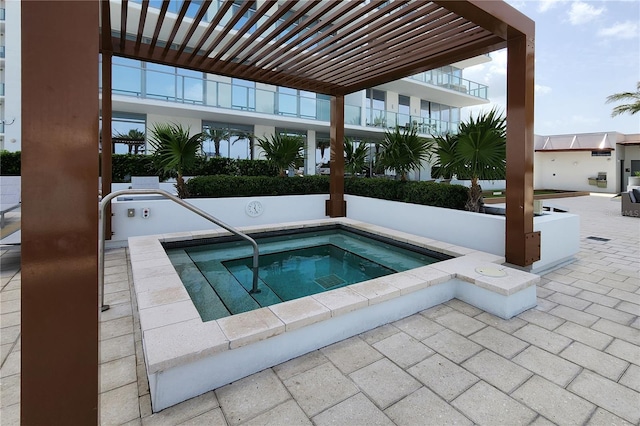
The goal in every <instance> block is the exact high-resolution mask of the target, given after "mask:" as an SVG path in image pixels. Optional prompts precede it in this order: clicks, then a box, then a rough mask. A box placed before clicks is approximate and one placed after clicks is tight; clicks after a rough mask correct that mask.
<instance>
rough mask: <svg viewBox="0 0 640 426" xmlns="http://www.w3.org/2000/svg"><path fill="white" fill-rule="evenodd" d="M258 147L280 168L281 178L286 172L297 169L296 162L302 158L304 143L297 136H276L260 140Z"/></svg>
mask: <svg viewBox="0 0 640 426" xmlns="http://www.w3.org/2000/svg"><path fill="white" fill-rule="evenodd" d="M258 146H259V147H260V148H261V149H262V151H264V155H265V157H267V159H268V160H270V161H271V162H273V163H274V164H275V165H276V167H278V169H279V171H280V176H284V175H285V174H284V171H285V170H286V169H288V168H289V167H295V164H296V161H298V160H299V159H301V158H302V151H303V149H304V141H303V140H302V138H300V137H297V136H291V135H280V134H276V135H272V136H271V137H270V138H258Z"/></svg>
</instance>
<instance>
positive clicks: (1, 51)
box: [0, 46, 5, 59]
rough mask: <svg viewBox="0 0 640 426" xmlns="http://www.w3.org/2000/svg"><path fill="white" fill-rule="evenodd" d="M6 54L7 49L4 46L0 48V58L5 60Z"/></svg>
mask: <svg viewBox="0 0 640 426" xmlns="http://www.w3.org/2000/svg"><path fill="white" fill-rule="evenodd" d="M4 52H5V47H4V46H0V58H2V59H4Z"/></svg>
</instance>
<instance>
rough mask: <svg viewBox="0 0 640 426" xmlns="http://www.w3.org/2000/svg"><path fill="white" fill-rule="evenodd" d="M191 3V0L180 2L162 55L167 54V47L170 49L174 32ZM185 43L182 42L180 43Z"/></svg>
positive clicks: (178, 27)
mask: <svg viewBox="0 0 640 426" xmlns="http://www.w3.org/2000/svg"><path fill="white" fill-rule="evenodd" d="M190 4H191V0H184V1H183V2H182V7H181V8H180V12H179V13H178V19H176V20H175V23H174V24H173V28H172V29H171V34H169V38H168V39H167V41H166V44H165V46H164V50H163V51H162V55H163V56H167V53H168V52H169V49H171V45H172V44H173V40H175V38H176V34H177V33H178V30H179V29H180V25H182V20H183V19H184V15H186V14H187V10H189V5H190ZM182 45H183V46H184V45H185V44H184V43H183V44H182Z"/></svg>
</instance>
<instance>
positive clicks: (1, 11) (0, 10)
mask: <svg viewBox="0 0 640 426" xmlns="http://www.w3.org/2000/svg"><path fill="white" fill-rule="evenodd" d="M4 17H5V9H4V7H1V8H0V21H4V19H5V18H4Z"/></svg>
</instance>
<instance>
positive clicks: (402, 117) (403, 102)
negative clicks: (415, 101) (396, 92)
mask: <svg viewBox="0 0 640 426" xmlns="http://www.w3.org/2000/svg"><path fill="white" fill-rule="evenodd" d="M397 124H398V126H410V125H411V98H410V97H409V96H403V95H400V96H398V122H397Z"/></svg>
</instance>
